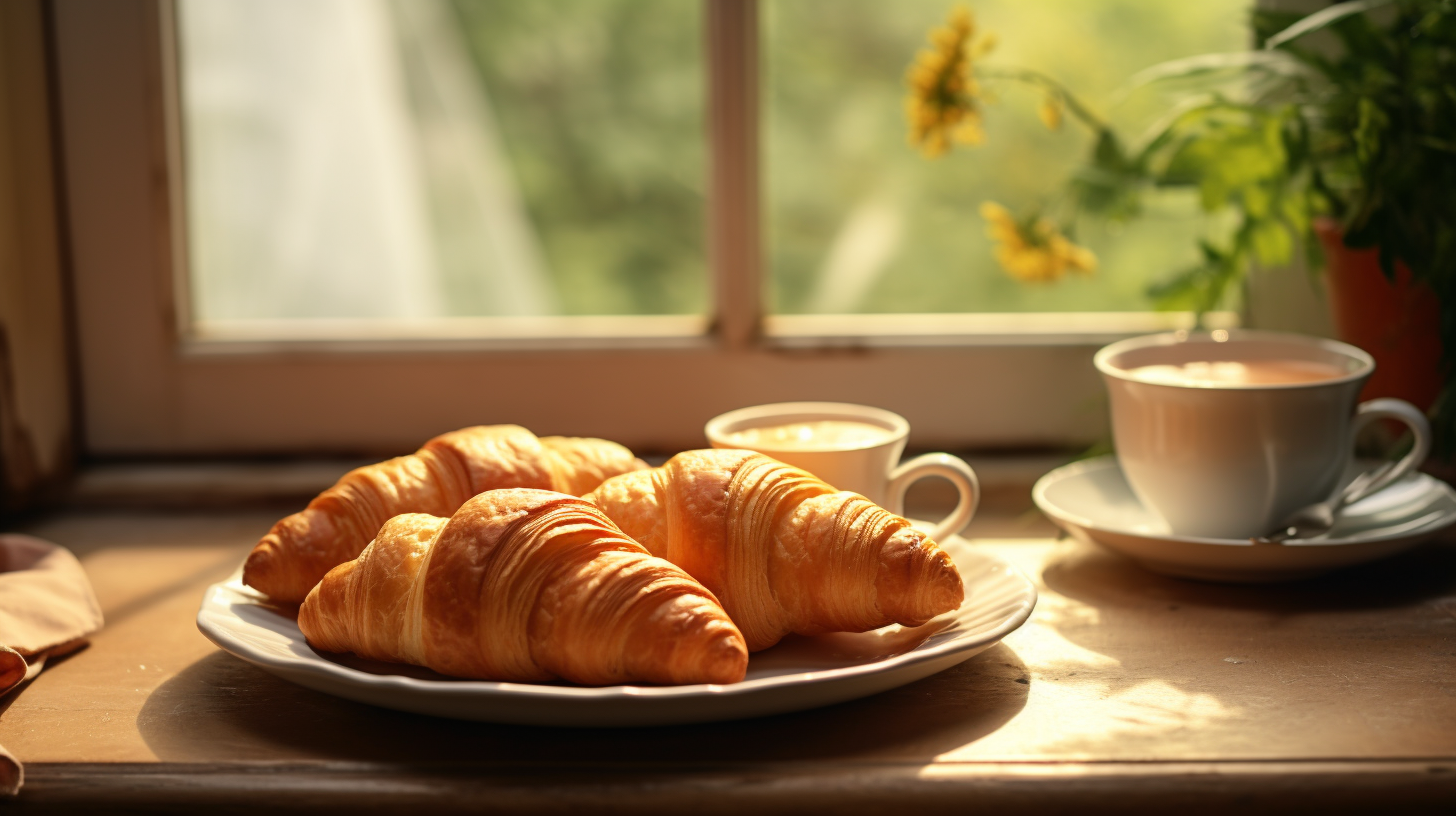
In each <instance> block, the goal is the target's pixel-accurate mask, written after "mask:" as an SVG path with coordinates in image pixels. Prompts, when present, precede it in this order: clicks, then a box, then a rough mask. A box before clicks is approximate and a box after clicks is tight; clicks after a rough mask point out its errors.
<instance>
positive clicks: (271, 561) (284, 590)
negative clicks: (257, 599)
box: [243, 535, 306, 603]
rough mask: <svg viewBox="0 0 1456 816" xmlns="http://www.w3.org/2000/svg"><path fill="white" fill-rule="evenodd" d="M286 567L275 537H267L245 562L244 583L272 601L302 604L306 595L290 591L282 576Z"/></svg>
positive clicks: (249, 554)
mask: <svg viewBox="0 0 1456 816" xmlns="http://www.w3.org/2000/svg"><path fill="white" fill-rule="evenodd" d="M286 566H287V565H286V564H285V563H284V558H283V557H282V555H281V554H280V553H279V551H278V542H277V541H276V539H274V538H273V536H271V535H270V536H267V537H265V538H264V539H263V540H262V541H259V542H258V545H257V546H255V547H254V548H253V551H252V552H250V553H248V558H247V560H246V561H244V562H243V583H244V584H245V585H247V586H250V587H252V588H253V589H256V590H258V591H259V592H261V593H263V594H264V595H267V596H268V597H269V599H271V600H274V601H278V602H280V603H301V602H302V601H303V596H304V594H306V593H302V594H296V595H295V594H294V593H291V592H290V591H289V587H288V586H287V579H286V577H285V576H284V575H282V574H281V573H282V572H283V571H284V570H285V569H286Z"/></svg>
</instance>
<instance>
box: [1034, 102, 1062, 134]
mask: <svg viewBox="0 0 1456 816" xmlns="http://www.w3.org/2000/svg"><path fill="white" fill-rule="evenodd" d="M1036 113H1037V115H1038V116H1040V117H1041V123H1042V124H1043V125H1046V129H1047V130H1059V129H1061V127H1062V100H1060V99H1058V98H1056V97H1054V96H1052V95H1051V94H1047V95H1046V97H1045V98H1044V99H1042V101H1041V107H1040V108H1037V111H1036Z"/></svg>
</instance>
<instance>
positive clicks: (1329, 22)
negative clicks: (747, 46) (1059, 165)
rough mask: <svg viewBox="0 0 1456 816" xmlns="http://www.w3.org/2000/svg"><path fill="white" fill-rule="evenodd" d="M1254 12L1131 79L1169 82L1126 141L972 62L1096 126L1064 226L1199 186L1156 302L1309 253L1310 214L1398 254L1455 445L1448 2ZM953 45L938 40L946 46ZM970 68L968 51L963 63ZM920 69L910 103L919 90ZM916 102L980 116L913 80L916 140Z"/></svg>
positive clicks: (1453, 110)
mask: <svg viewBox="0 0 1456 816" xmlns="http://www.w3.org/2000/svg"><path fill="white" fill-rule="evenodd" d="M958 14H964V11H962V10H957V12H955V13H953V15H952V20H955V19H956V15H958ZM1252 24H1253V31H1254V38H1255V47H1254V48H1253V49H1251V50H1249V51H1246V52H1237V53H1227V54H1205V55H1201V56H1196V57H1190V58H1187V59H1182V60H1177V61H1174V62H1170V63H1164V64H1161V65H1157V66H1154V67H1152V68H1149V69H1147V70H1145V71H1143V72H1142V73H1140V74H1139V75H1138V76H1136V77H1134V78H1133V79H1132V80H1131V83H1130V84H1131V86H1133V87H1142V86H1148V85H1158V86H1161V87H1164V88H1169V87H1171V88H1175V89H1177V90H1178V92H1179V93H1178V100H1179V101H1178V102H1177V104H1175V105H1174V106H1173V107H1172V108H1171V109H1170V110H1169V111H1168V112H1167V114H1166V115H1165V116H1164V117H1163V118H1162V119H1160V120H1159V121H1158V122H1157V123H1156V124H1155V125H1154V126H1153V127H1152V128H1150V129H1149V130H1148V131H1147V132H1146V133H1144V134H1142V135H1140V136H1138V137H1136V138H1127V137H1124V136H1123V135H1121V134H1118V133H1117V132H1116V131H1115V130H1114V129H1113V128H1111V127H1110V126H1108V125H1107V124H1105V123H1104V122H1103V120H1101V119H1099V118H1098V117H1096V116H1094V115H1092V114H1090V113H1087V107H1086V106H1085V105H1083V104H1082V103H1080V102H1078V101H1077V100H1076V99H1075V98H1074V97H1073V96H1072V94H1071V93H1070V92H1069V91H1067V90H1066V88H1065V87H1063V86H1062V85H1061V84H1059V83H1056V82H1054V81H1052V80H1049V79H1048V78H1046V77H1043V76H1040V75H1036V74H1032V73H1031V72H1021V73H1023V74H1025V76H1021V75H1018V73H1017V72H1014V71H1012V72H1008V71H1006V70H1005V69H1001V70H1000V71H995V72H993V71H992V70H991V69H980V70H982V71H984V76H985V78H988V79H989V78H990V77H991V76H1001V77H1005V78H1011V79H1019V80H1022V81H1024V82H1026V83H1028V84H1031V85H1034V86H1036V87H1037V89H1038V90H1039V92H1041V93H1044V94H1046V99H1047V103H1048V104H1052V105H1061V106H1065V107H1066V109H1067V110H1068V111H1069V112H1070V113H1072V114H1073V116H1072V117H1071V118H1072V119H1073V120H1075V121H1077V122H1079V123H1081V124H1082V125H1084V126H1086V127H1087V128H1088V129H1089V130H1090V131H1091V132H1092V136H1093V139H1092V150H1091V154H1090V156H1089V157H1088V160H1087V161H1086V162H1085V164H1084V165H1083V166H1082V168H1081V169H1080V170H1078V171H1077V172H1076V173H1075V175H1074V176H1073V177H1072V179H1071V180H1070V184H1069V189H1068V191H1069V193H1070V195H1069V196H1067V197H1066V199H1065V201H1066V203H1063V204H1062V205H1061V206H1062V209H1063V213H1062V214H1063V220H1064V222H1065V223H1066V224H1067V225H1068V226H1070V225H1071V224H1073V223H1075V220H1076V219H1077V218H1078V217H1079V216H1082V215H1095V216H1098V217H1103V218H1107V219H1112V220H1118V219H1127V218H1131V217H1135V216H1136V215H1137V214H1138V213H1139V211H1140V209H1141V201H1142V197H1143V196H1144V194H1145V193H1147V192H1148V191H1150V190H1153V189H1156V188H1176V187H1183V188H1192V189H1195V190H1197V193H1198V197H1199V200H1200V203H1201V205H1202V208H1203V210H1204V211H1206V212H1207V213H1209V214H1210V215H1211V216H1215V218H1214V219H1212V222H1213V223H1217V224H1220V225H1221V228H1219V229H1214V230H1212V231H1211V232H1210V234H1209V235H1207V236H1206V237H1205V238H1204V239H1202V240H1201V241H1200V246H1199V249H1200V253H1199V256H1200V257H1199V260H1198V262H1197V263H1196V264H1194V265H1192V266H1190V267H1189V268H1187V269H1184V270H1181V271H1179V272H1177V273H1176V274H1174V275H1172V276H1170V277H1169V278H1168V279H1166V280H1164V281H1161V282H1159V283H1158V284H1156V285H1155V286H1154V288H1153V291H1152V295H1153V296H1154V299H1155V301H1156V302H1157V303H1158V304H1159V305H1160V306H1161V307H1164V308H1169V309H1187V310H1192V311H1195V312H1198V313H1200V314H1201V313H1203V312H1207V311H1210V310H1212V309H1215V308H1217V307H1218V306H1219V305H1220V304H1221V303H1223V302H1224V301H1225V298H1226V296H1227V294H1228V292H1229V291H1230V290H1231V288H1233V287H1235V286H1236V285H1238V284H1239V283H1240V282H1241V281H1242V280H1243V278H1244V276H1245V275H1246V274H1247V272H1248V270H1249V269H1250V267H1251V265H1253V264H1254V263H1258V264H1262V265H1265V266H1277V265H1281V264H1285V263H1287V262H1288V261H1289V260H1290V259H1291V258H1292V257H1293V255H1294V251H1295V248H1296V247H1297V246H1299V245H1303V246H1304V247H1305V251H1306V256H1307V257H1308V258H1309V259H1310V260H1311V265H1312V266H1318V265H1319V263H1320V262H1321V259H1322V253H1321V251H1320V248H1319V244H1318V241H1317V240H1316V238H1315V231H1314V221H1315V219H1317V218H1320V217H1325V218H1331V219H1334V220H1335V221H1336V222H1338V225H1339V227H1340V229H1341V230H1342V232H1343V235H1344V241H1345V244H1346V245H1347V246H1349V247H1352V248H1378V250H1379V253H1380V265H1381V268H1382V269H1383V270H1384V272H1385V274H1386V275H1387V277H1391V278H1392V279H1393V278H1394V276H1395V270H1396V267H1397V264H1404V265H1405V266H1406V267H1408V268H1409V269H1410V272H1411V275H1412V278H1413V279H1414V280H1416V281H1420V282H1424V283H1425V284H1426V285H1428V286H1429V287H1430V288H1431V289H1432V290H1433V291H1434V292H1435V294H1436V296H1437V298H1438V300H1439V302H1440V304H1441V339H1442V343H1443V347H1444V350H1445V351H1444V354H1445V361H1444V367H1445V370H1446V372H1447V374H1446V380H1445V387H1444V389H1443V393H1442V397H1441V399H1440V400H1439V401H1438V403H1437V409H1436V411H1435V413H1436V418H1437V425H1438V426H1439V427H1440V431H1438V434H1439V435H1440V436H1443V437H1444V438H1445V439H1446V442H1447V446H1446V447H1447V449H1448V450H1449V449H1450V448H1451V447H1453V445H1452V444H1451V443H1453V442H1456V433H1453V431H1456V376H1453V374H1452V372H1453V371H1456V0H1352V1H1351V2H1341V3H1335V4H1333V5H1330V6H1329V7H1327V8H1324V9H1322V10H1320V11H1317V12H1314V13H1312V14H1308V15H1301V14H1292V13H1286V12H1277V11H1270V10H1265V9H1257V10H1255V11H1254V12H1253V13H1252ZM949 43H950V39H948V38H947V37H946V36H944V35H941V36H939V38H938V39H937V38H935V37H932V44H933V45H936V46H938V47H941V48H942V49H943V48H945V47H946V46H947V45H948V44H949ZM931 62H932V61H930V60H927V59H926V58H925V57H924V56H922V60H921V62H920V63H917V66H916V68H917V69H919V70H920V71H921V74H922V75H923V74H924V73H925V66H926V65H927V64H930V63H931ZM944 62H947V61H946V60H941V63H944ZM978 69H979V63H978V62H976V61H972V63H971V67H970V68H969V70H972V71H976V70H978ZM914 70H915V69H912V75H911V87H912V100H914V99H915V98H916V97H915V94H916V92H917V90H918V89H919V88H920V87H923V86H925V82H924V77H923V76H922V77H920V79H921V82H920V83H919V84H918V85H917V82H916V78H917V76H916V74H915V73H914ZM945 86H946V83H944V82H942V83H940V85H939V86H937V87H939V88H941V89H943V88H944V87H945ZM969 86H970V87H971V88H973V89H975V88H977V87H979V86H978V85H977V84H976V83H974V82H972V83H969ZM927 100H931V101H934V102H936V103H938V104H940V105H941V106H943V107H944V106H950V107H954V106H956V105H962V106H964V107H966V108H967V109H968V110H972V111H975V112H976V115H977V116H978V117H979V116H981V115H982V114H981V112H980V109H979V104H978V102H979V100H978V99H977V98H975V97H974V96H971V97H967V98H963V99H959V100H957V99H955V98H953V97H946V96H942V97H940V98H938V99H933V100H932V98H931V97H927V96H925V95H923V94H921V95H920V101H919V103H918V106H917V105H915V104H912V110H911V114H912V137H913V136H915V135H917V133H919V132H923V131H925V129H926V128H925V122H926V121H927V120H928V115H927V114H926V113H925V111H924V108H925V106H926V104H927ZM917 114H918V116H919V124H920V131H916V130H915V126H916V124H917V122H916V119H915V118H914V117H915V116H916V115H917ZM939 116H940V120H947V121H957V120H956V117H954V116H953V115H952V116H949V117H947V116H945V115H944V114H940V115H939ZM1045 118H1046V117H1045V116H1044V119H1045ZM949 141H954V139H953V138H952V139H950V140H949ZM949 141H946V140H944V139H942V142H943V143H942V144H941V146H942V149H943V147H944V145H945V144H948V143H949ZM922 149H924V143H923V142H922ZM1026 220H1027V221H1028V222H1030V221H1031V220H1032V217H1031V216H1028V218H1027V219H1026Z"/></svg>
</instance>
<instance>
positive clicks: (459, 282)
mask: <svg viewBox="0 0 1456 816" xmlns="http://www.w3.org/2000/svg"><path fill="white" fill-rule="evenodd" d="M178 10H179V39H180V43H179V48H180V52H181V61H180V62H181V74H182V76H181V86H182V122H183V139H184V151H185V154H186V178H187V182H186V183H187V187H186V190H187V204H188V219H189V223H188V236H189V254H190V272H191V296H192V305H193V310H194V312H193V313H194V316H195V317H196V318H197V319H199V320H200V321H217V320H223V321H229V320H250V319H279V318H285V319H286V318H334V317H347V318H430V317H442V316H495V315H573V314H699V313H703V312H705V311H706V302H707V299H706V290H707V286H706V280H705V276H706V272H705V261H704V251H703V238H702V226H701V225H702V212H703V200H702V199H703V189H702V188H703V165H704V155H703V133H702V130H703V98H702V97H703V90H702V89H703V78H702V70H703V69H702V55H701V45H700V43H701V33H700V26H701V22H700V9H699V5H698V4H697V3H694V2H685V1H684V0H610V1H605V0H552V2H550V3H536V2H524V1H522V0H516V1H515V2H501V1H499V0H497V1H496V2H489V1H488V0H454V2H451V0H263V1H262V2H260V1H259V0H181V2H179V3H178Z"/></svg>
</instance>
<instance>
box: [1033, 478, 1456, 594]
mask: <svg viewBox="0 0 1456 816" xmlns="http://www.w3.org/2000/svg"><path fill="white" fill-rule="evenodd" d="M1032 498H1033V499H1034V500H1035V501H1036V506H1037V507H1039V508H1041V511H1042V512H1043V513H1046V514H1047V516H1048V517H1049V518H1051V520H1052V521H1053V522H1055V523H1056V524H1057V526H1059V527H1061V528H1062V529H1064V530H1066V531H1067V532H1068V533H1071V534H1072V535H1073V536H1074V537H1076V538H1078V539H1081V540H1083V541H1092V542H1096V543H1098V544H1101V545H1102V546H1104V547H1106V548H1108V549H1110V550H1114V551H1116V552H1119V553H1121V554H1123V555H1125V556H1127V557H1129V558H1132V559H1133V560H1135V561H1137V562H1138V563H1139V564H1142V565H1143V566H1144V567H1147V568H1148V569H1150V570H1152V571H1154V572H1160V573H1163V574H1165V575H1176V576H1180V577H1184V578H1199V579H1203V580H1209V581H1234V582H1241V583H1255V582H1270V581H1288V580H1293V579H1298V578H1307V577H1310V576H1312V575H1318V574H1320V573H1322V572H1328V571H1330V570H1333V569H1338V568H1340V567H1347V566H1350V565H1353V564H1362V563H1364V562H1367V561H1374V560H1375V559H1377V558H1384V557H1385V556H1388V555H1393V554H1394V553H1397V552H1400V551H1402V550H1406V549H1409V548H1410V547H1412V546H1414V545H1416V544H1419V543H1420V542H1422V541H1424V540H1426V539H1428V538H1430V537H1431V536H1433V535H1435V534H1436V533H1438V532H1440V531H1441V530H1444V529H1446V528H1447V527H1450V526H1451V525H1452V524H1453V523H1456V491H1453V490H1452V489H1451V487H1450V486H1449V485H1447V484H1446V483H1445V482H1442V481H1439V480H1437V479H1433V478H1431V477H1430V476H1427V475H1425V474H1424V473H1415V474H1412V475H1410V476H1407V477H1406V478H1404V479H1402V480H1401V481H1399V482H1397V483H1395V484H1393V485H1391V486H1390V487H1389V488H1386V489H1385V490H1382V491H1380V492H1379V493H1377V494H1375V495H1374V496H1371V497H1369V498H1367V499H1364V500H1363V501H1359V502H1356V503H1354V504H1352V505H1350V506H1349V507H1347V508H1345V512H1344V514H1343V516H1341V518H1340V520H1339V521H1338V522H1337V523H1336V524H1335V526H1334V529H1332V530H1330V532H1328V533H1326V534H1325V535H1321V536H1316V537H1314V538H1308V539H1303V540H1296V541H1287V542H1285V543H1284V544H1254V543H1252V542H1250V541H1248V540H1247V539H1245V540H1238V541H1235V540H1226V539H1215V538H1193V537H1189V536H1176V535H1173V534H1172V533H1171V532H1169V530H1168V525H1167V522H1165V521H1163V520H1162V518H1160V517H1159V516H1158V515H1157V514H1155V513H1153V512H1152V511H1150V510H1148V509H1147V508H1146V507H1144V506H1143V505H1142V503H1141V502H1139V501H1138V499H1137V497H1136V496H1135V495H1133V492H1132V489H1131V488H1130V487H1128V484H1127V479H1126V478H1124V477H1123V474H1122V469H1121V468H1119V467H1118V466H1117V459H1116V457H1112V456H1104V457H1101V458H1098V459H1089V460H1087V461H1083V462H1076V463H1073V464H1070V465H1067V466H1066V467H1061V468H1058V469H1056V470H1054V471H1052V472H1051V473H1048V474H1047V475H1045V476H1043V477H1042V478H1041V479H1040V480H1039V481H1038V482H1037V483H1036V487H1034V488H1032Z"/></svg>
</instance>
